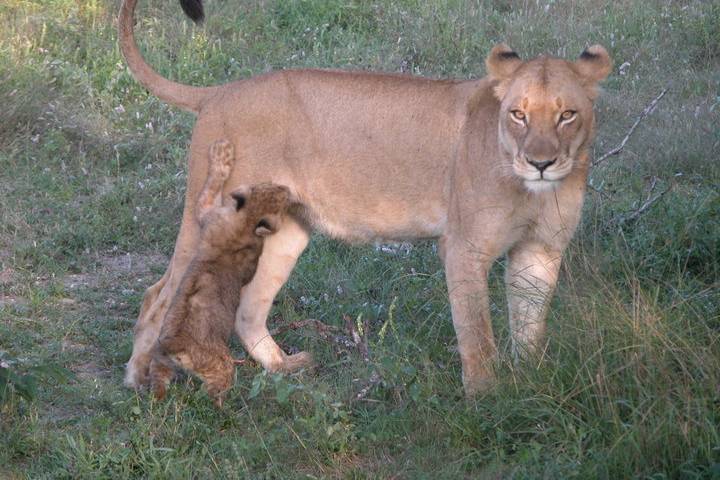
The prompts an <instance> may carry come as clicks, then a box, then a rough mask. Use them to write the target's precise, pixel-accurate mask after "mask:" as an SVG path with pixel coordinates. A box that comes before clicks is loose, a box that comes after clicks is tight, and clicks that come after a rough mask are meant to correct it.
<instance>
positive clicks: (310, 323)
mask: <svg viewBox="0 0 720 480" xmlns="http://www.w3.org/2000/svg"><path fill="white" fill-rule="evenodd" d="M306 327H315V330H316V331H317V332H318V333H319V334H320V336H322V337H327V336H329V335H330V332H339V331H340V328H338V327H336V326H334V325H328V324H326V323H323V322H321V321H320V320H316V319H314V318H308V319H306V320H298V321H296V322H290V323H288V324H286V325H282V326H280V327H278V328H275V329H273V330H272V331H270V335H272V336H273V337H274V336H275V335H280V334H281V333H285V332H288V331H290V330H299V329H301V328H306Z"/></svg>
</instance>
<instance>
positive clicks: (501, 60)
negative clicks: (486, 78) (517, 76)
mask: <svg viewBox="0 0 720 480" xmlns="http://www.w3.org/2000/svg"><path fill="white" fill-rule="evenodd" d="M520 65H522V60H520V56H519V55H518V54H517V53H515V52H514V51H513V49H512V48H510V47H508V46H507V45H505V44H504V43H501V44H499V45H495V46H494V47H493V49H492V50H490V55H488V57H487V58H486V59H485V66H486V67H487V71H488V74H490V76H492V77H493V78H495V79H496V80H500V81H502V80H505V79H507V78H509V77H510V76H511V75H512V74H513V73H515V70H517V69H518V67H519V66H520Z"/></svg>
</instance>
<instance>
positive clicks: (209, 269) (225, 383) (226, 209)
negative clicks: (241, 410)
mask: <svg viewBox="0 0 720 480" xmlns="http://www.w3.org/2000/svg"><path fill="white" fill-rule="evenodd" d="M234 158H235V157H234V154H233V146H232V144H230V143H229V142H227V141H225V140H220V141H217V142H215V143H214V144H213V145H212V146H211V147H210V156H209V159H210V165H209V173H208V177H207V180H206V182H205V186H204V187H203V189H202V191H201V193H200V199H199V200H198V204H197V207H196V214H197V216H198V222H199V224H200V238H199V241H198V245H197V249H196V252H195V255H194V256H193V259H192V261H191V262H190V265H189V266H188V268H187V269H186V270H185V273H184V275H183V278H182V280H180V284H179V286H178V289H177V292H175V294H174V296H173V299H172V302H171V303H170V307H169V308H168V311H167V314H166V315H165V318H164V320H163V325H162V328H161V329H160V336H159V338H158V341H157V342H156V345H155V347H154V349H153V355H152V360H151V362H150V379H151V383H152V387H153V391H154V392H155V396H156V397H157V398H158V399H161V398H163V397H164V396H165V391H166V387H167V384H168V382H169V381H170V380H171V379H172V377H173V374H174V370H175V367H176V366H177V367H182V368H184V369H185V370H188V371H190V372H191V373H194V374H195V375H197V376H198V377H200V379H201V380H203V382H204V383H205V387H206V389H207V392H208V394H209V395H210V396H211V397H212V398H213V400H214V401H215V403H216V404H218V405H221V404H222V399H223V395H224V393H225V392H226V391H227V390H228V389H229V388H230V387H231V386H232V382H233V372H234V370H235V368H234V362H233V359H232V356H231V355H230V350H229V348H228V345H227V342H228V340H229V339H230V334H231V332H232V329H233V323H234V321H235V312H236V311H237V309H238V304H239V302H240V289H241V288H242V287H243V286H244V285H246V284H247V283H248V282H249V281H250V279H252V277H253V275H254V274H255V270H256V268H257V264H258V259H259V258H260V254H261V253H262V248H263V242H264V240H265V237H267V236H268V235H269V234H271V233H273V232H274V231H276V230H277V229H278V227H279V226H280V225H281V223H280V222H281V221H282V218H283V217H284V215H285V212H286V211H287V208H288V206H289V204H290V202H289V191H288V189H287V188H286V187H283V186H280V185H274V184H260V185H255V186H252V187H250V188H240V189H237V190H234V191H233V192H232V193H231V194H230V200H229V202H225V203H226V204H225V205H223V202H222V198H221V197H222V188H223V185H224V184H225V181H226V179H227V177H228V176H229V174H230V171H231V169H232V163H233V161H234Z"/></svg>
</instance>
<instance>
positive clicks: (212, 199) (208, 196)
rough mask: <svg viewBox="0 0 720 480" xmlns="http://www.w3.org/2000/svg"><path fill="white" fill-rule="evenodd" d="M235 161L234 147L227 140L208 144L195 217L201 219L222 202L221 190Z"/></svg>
mask: <svg viewBox="0 0 720 480" xmlns="http://www.w3.org/2000/svg"><path fill="white" fill-rule="evenodd" d="M234 161H235V147H233V145H232V143H230V142H228V141H227V140H218V141H216V142H215V143H213V144H212V145H210V153H209V162H208V176H207V179H206V180H205V185H204V186H203V189H202V191H201V192H200V198H198V203H197V209H196V213H197V217H198V219H201V218H202V217H203V216H204V215H205V213H207V211H208V210H210V209H212V208H214V207H219V206H220V205H221V204H222V190H223V185H225V181H226V180H227V179H228V177H229V176H230V171H231V170H232V166H233V162H234Z"/></svg>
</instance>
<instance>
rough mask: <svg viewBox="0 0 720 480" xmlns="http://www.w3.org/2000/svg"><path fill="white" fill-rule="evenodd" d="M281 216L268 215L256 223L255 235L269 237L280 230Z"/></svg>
mask: <svg viewBox="0 0 720 480" xmlns="http://www.w3.org/2000/svg"><path fill="white" fill-rule="evenodd" d="M279 226H280V217H279V216H278V215H266V216H264V217H262V218H261V219H260V221H259V222H258V223H257V225H255V235H257V236H258V237H267V236H268V235H272V234H273V233H275V232H277V231H278V227H279Z"/></svg>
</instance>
